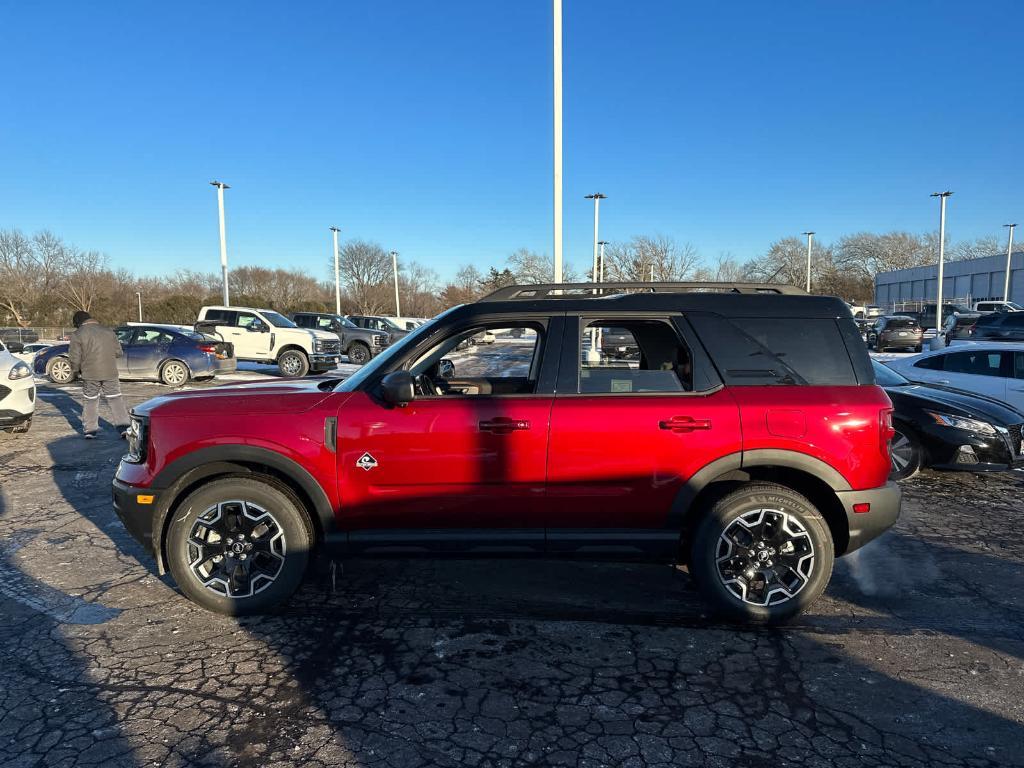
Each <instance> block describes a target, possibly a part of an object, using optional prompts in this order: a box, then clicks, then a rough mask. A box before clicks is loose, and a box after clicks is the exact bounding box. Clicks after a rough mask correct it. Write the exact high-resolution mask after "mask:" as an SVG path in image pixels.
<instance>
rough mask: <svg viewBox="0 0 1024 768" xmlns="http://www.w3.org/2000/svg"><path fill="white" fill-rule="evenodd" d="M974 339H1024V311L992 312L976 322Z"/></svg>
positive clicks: (973, 331)
mask: <svg viewBox="0 0 1024 768" xmlns="http://www.w3.org/2000/svg"><path fill="white" fill-rule="evenodd" d="M970 338H971V340H972V341H1024V312H991V313H989V314H987V315H982V316H981V317H979V318H978V321H977V322H976V323H975V324H974V328H973V329H972V331H971V336H970Z"/></svg>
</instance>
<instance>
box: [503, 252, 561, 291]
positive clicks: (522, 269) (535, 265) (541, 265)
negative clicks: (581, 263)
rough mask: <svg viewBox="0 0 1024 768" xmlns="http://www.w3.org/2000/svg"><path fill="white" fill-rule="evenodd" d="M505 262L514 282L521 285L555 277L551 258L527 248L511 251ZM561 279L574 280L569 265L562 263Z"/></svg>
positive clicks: (548, 281)
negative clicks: (513, 277)
mask: <svg viewBox="0 0 1024 768" xmlns="http://www.w3.org/2000/svg"><path fill="white" fill-rule="evenodd" d="M505 264H506V268H507V269H508V271H510V272H511V273H512V274H513V275H514V276H515V281H516V283H519V284H522V285H526V284H529V285H536V284H538V283H551V282H553V281H554V279H555V265H554V262H553V261H552V260H551V258H550V257H549V256H547V255H546V254H541V253H536V252H534V251H531V250H530V249H528V248H520V249H518V250H516V251H513V252H512V254H511V255H510V256H509V257H508V259H507V260H506V262H505ZM562 280H563V281H564V282H566V283H574V282H576V280H577V276H576V272H575V271H574V270H573V268H572V266H571V265H569V264H563V265H562Z"/></svg>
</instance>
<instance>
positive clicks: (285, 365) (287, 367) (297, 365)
mask: <svg viewBox="0 0 1024 768" xmlns="http://www.w3.org/2000/svg"><path fill="white" fill-rule="evenodd" d="M281 368H282V370H283V371H284V375H285V376H298V375H299V371H301V370H302V361H300V360H299V358H298V357H296V356H295V355H286V356H285V357H283V358H282V359H281Z"/></svg>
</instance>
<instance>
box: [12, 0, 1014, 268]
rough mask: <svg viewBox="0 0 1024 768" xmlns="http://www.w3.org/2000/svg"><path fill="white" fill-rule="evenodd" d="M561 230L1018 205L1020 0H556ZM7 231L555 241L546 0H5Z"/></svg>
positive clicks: (705, 232)
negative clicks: (595, 208)
mask: <svg viewBox="0 0 1024 768" xmlns="http://www.w3.org/2000/svg"><path fill="white" fill-rule="evenodd" d="M564 9H565V10H564V14H565V20H564V26H565V54H564V56H565V70H564V72H565V75H564V76H565V102H564V104H565V139H564V141H565V253H566V258H567V260H569V261H570V262H572V263H574V264H575V265H577V266H578V267H580V268H585V266H586V265H587V264H588V263H589V258H590V247H591V246H590V243H591V236H592V235H591V226H592V219H591V216H592V207H591V204H590V202H589V201H586V200H584V199H583V196H584V195H585V194H587V193H589V192H593V191H601V192H603V193H605V194H607V195H608V196H609V198H608V200H606V201H605V203H604V205H603V206H602V217H601V219H602V236H603V237H604V238H605V239H609V240H617V239H625V238H628V237H630V236H632V235H635V234H665V235H670V236H672V237H674V238H676V239H678V240H679V241H683V242H685V241H689V242H692V243H693V244H694V245H695V246H696V247H697V248H698V249H699V250H700V251H701V252H702V253H703V254H704V255H705V256H706V257H708V258H714V257H715V256H716V255H717V254H718V253H719V252H722V251H728V252H731V253H733V254H734V255H735V256H736V257H738V258H741V259H746V258H750V257H753V256H755V255H758V254H759V253H760V252H762V251H763V250H764V249H765V248H766V246H767V244H768V243H769V242H770V241H772V240H774V239H777V238H779V237H784V236H787V235H793V234H799V233H800V232H801V231H803V230H805V229H808V228H811V229H815V230H816V231H817V232H818V233H819V235H818V236H819V237H820V238H821V239H824V240H826V241H828V240H832V239H835V238H838V237H839V236H841V235H842V234H845V233H850V232H854V231H858V230H875V231H884V230H891V229H907V230H910V231H917V232H923V231H926V230H928V229H933V228H935V226H936V220H937V204H936V203H935V201H933V200H930V199H929V197H928V194H929V193H930V192H932V191H936V190H940V189H947V188H948V189H952V190H954V191H955V192H956V194H955V195H954V197H953V198H952V199H951V201H950V206H949V224H948V228H949V233H950V236H951V238H953V239H954V240H958V239H964V238H968V237H977V236H982V235H997V236H999V237H1002V236H1003V229H1002V227H1001V225H1002V224H1004V223H1006V222H1007V221H1011V220H1020V221H1022V223H1024V195H1022V192H1021V188H1020V179H1021V173H1020V163H1021V160H1022V158H1024V153H1022V152H1021V150H1022V146H1021V136H1022V127H1024V120H1022V118H1024V114H1022V112H1024V106H1022V105H1024V98H1022V94H1021V92H1020V87H1021V84H1020V73H1021V71H1022V66H1024V65H1022V61H1024V59H1022V56H1021V53H1020V50H1019V48H1020V46H1019V42H1020V39H1021V37H1020V30H1021V21H1022V16H1024V5H1021V4H1020V3H1016V2H1002V3H1001V2H986V3H965V2H906V3H891V2H852V1H851V2H806V3H798V2H785V3H765V2H738V3H706V2H705V3H696V2H694V3H686V2H673V1H666V2H653V1H652V2H623V1H622V0H618V1H612V0H589V1H588V2H583V0H564ZM0 26H2V27H3V28H4V29H5V30H6V32H7V34H5V39H4V45H3V46H2V47H0V73H2V74H0V86H2V90H0V92H2V94H3V104H4V109H3V112H4V117H3V119H2V120H0V227H4V228H6V227H19V228H21V229H22V230H25V231H34V230H36V229H42V228H49V229H52V230H54V231H55V232H57V233H59V234H61V235H63V236H64V237H65V238H66V239H68V240H69V241H71V242H74V243H75V244H77V245H79V246H81V247H83V248H95V249H99V250H102V251H104V252H106V253H107V254H109V256H110V258H111V262H112V263H113V264H114V265H115V266H124V267H129V268H132V269H135V270H137V271H140V272H144V273H148V274H154V273H160V272H163V271H165V270H171V269H174V268H177V267H188V268H192V269H203V270H209V271H213V270H216V269H217V266H218V258H219V257H218V240H217V221H216V201H215V195H216V193H215V191H214V189H213V188H212V187H210V186H208V184H207V183H208V182H209V181H210V180H211V179H214V178H217V179H222V180H224V181H226V182H228V183H229V184H231V186H232V189H230V190H229V191H228V192H227V206H228V247H229V258H230V261H231V263H232V264H233V265H241V264H258V265H263V266H290V267H303V268H306V269H308V270H309V271H310V272H311V273H313V274H315V275H316V276H318V277H326V276H327V275H326V268H325V261H326V259H327V258H328V257H329V253H330V239H329V236H330V233H329V231H328V229H327V228H328V227H329V226H330V225H332V224H337V225H338V226H340V227H341V228H342V236H343V237H346V238H348V237H360V238H365V239H370V240H376V241H379V242H380V243H382V244H383V245H384V246H385V247H387V248H394V249H396V250H398V251H399V252H400V253H401V254H402V255H403V257H405V258H408V259H415V260H416V261H419V262H421V263H423V264H426V265H428V266H431V267H433V268H435V269H437V270H438V271H439V272H440V273H441V274H442V276H448V275H450V274H452V273H453V272H454V270H455V269H456V267H457V266H458V265H459V264H462V263H474V264H477V265H478V266H481V267H486V266H488V265H490V264H498V263H500V262H501V261H503V259H504V257H505V256H506V255H507V254H508V253H510V252H511V251H513V250H514V249H516V248H518V247H522V246H525V247H528V248H531V249H534V250H537V251H540V252H544V253H548V254H550V253H551V207H552V204H551V4H550V2H547V0H515V1H514V2H513V1H508V2H490V1H489V0H475V1H472V2H470V1H466V2H455V1H454V0H453V1H451V2H449V1H447V0H441V1H439V2H432V3H426V2H414V1H413V0H409V1H408V2H385V1H383V0H377V1H375V2H358V3H357V2H331V3H328V2H323V3H312V2H308V3H283V2H279V3H255V2H247V3H242V2H218V3H189V2H175V3H159V4H157V3H129V2H121V3H116V2H103V3H81V2H73V3H72V2H67V3H56V2H49V3H47V2H39V3H25V2H14V1H13V0H0Z"/></svg>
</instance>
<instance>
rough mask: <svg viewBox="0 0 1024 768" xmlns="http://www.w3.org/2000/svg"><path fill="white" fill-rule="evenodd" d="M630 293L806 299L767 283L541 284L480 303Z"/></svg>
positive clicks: (512, 287) (796, 291)
mask: <svg viewBox="0 0 1024 768" xmlns="http://www.w3.org/2000/svg"><path fill="white" fill-rule="evenodd" d="M625 292H629V293H768V294H776V295H783V294H785V295H790V296H806V295H807V291H805V290H804V289H803V288H797V287H796V286H795V285H776V284H769V283H540V284H537V285H509V286H506V287H504V288H499V289H498V290H496V291H494V292H492V293H489V294H487V295H486V296H484V297H483V298H482V299H480V301H524V300H531V299H585V298H587V297H588V296H600V297H607V296H614V295H619V294H622V293H625Z"/></svg>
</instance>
